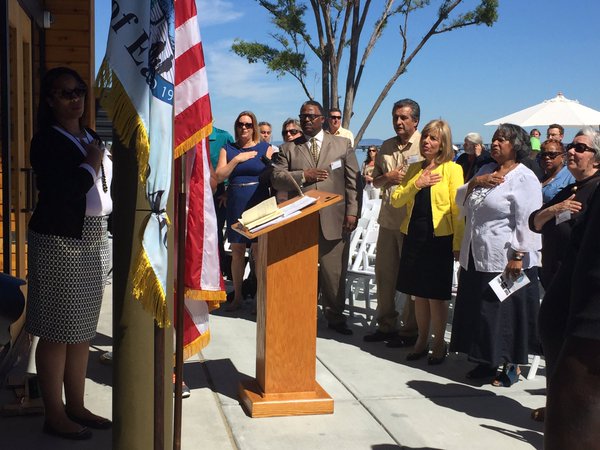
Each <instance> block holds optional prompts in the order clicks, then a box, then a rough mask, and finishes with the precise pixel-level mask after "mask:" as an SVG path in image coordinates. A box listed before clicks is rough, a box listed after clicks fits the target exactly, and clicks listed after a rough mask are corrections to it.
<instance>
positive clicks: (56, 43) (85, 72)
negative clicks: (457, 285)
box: [36, 0, 109, 128]
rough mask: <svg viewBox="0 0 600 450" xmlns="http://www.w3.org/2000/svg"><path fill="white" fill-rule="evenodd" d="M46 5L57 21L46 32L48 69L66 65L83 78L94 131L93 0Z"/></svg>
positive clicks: (53, 1)
mask: <svg viewBox="0 0 600 450" xmlns="http://www.w3.org/2000/svg"><path fill="white" fill-rule="evenodd" d="M100 1H105V2H109V0H100ZM44 5H45V6H44V8H45V9H46V11H50V13H51V14H52V17H53V18H54V21H53V22H52V26H51V27H50V28H48V29H46V30H44V32H45V65H46V68H48V69H51V68H53V67H58V66H65V65H66V66H69V67H71V68H72V69H74V70H76V71H77V72H78V73H79V74H80V75H81V76H82V77H83V79H84V80H85V81H86V83H87V85H88V87H89V88H90V92H91V93H92V95H88V97H87V123H88V124H89V125H90V127H92V128H95V122H96V120H95V119H96V118H95V113H94V111H95V103H94V96H93V86H94V82H95V76H96V73H95V70H94V69H95V68H94V63H95V51H94V45H95V44H94V33H95V28H94V19H95V16H94V0H46V1H45V2H44ZM36 85H38V86H39V83H37V84H36Z"/></svg>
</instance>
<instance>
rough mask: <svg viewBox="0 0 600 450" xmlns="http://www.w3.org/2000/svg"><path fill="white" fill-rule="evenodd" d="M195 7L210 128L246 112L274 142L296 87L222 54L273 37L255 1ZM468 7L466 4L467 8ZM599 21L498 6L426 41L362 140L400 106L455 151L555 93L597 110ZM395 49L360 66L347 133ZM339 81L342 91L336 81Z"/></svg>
mask: <svg viewBox="0 0 600 450" xmlns="http://www.w3.org/2000/svg"><path fill="white" fill-rule="evenodd" d="M379 1H380V0H376V1H375V2H373V3H374V4H375V5H377V4H378V3H379ZM95 3H96V58H97V61H96V64H97V66H98V65H99V62H100V61H101V59H102V57H103V55H104V52H105V47H106V35H107V30H108V25H109V20H110V8H109V6H110V1H109V0H97V1H96V2H95ZM196 3H197V6H198V13H199V17H200V25H201V34H202V41H203V45H204V52H205V57H206V64H207V71H208V82H209V88H210V96H211V103H212V107H213V116H214V119H215V125H216V126H217V127H219V128H224V129H226V130H228V131H230V132H232V131H233V122H234V120H235V118H236V116H237V114H238V113H239V112H240V111H243V110H251V111H253V112H254V113H255V114H256V115H257V117H258V119H259V120H266V121H269V122H271V123H272V124H273V128H274V130H273V131H274V133H273V135H274V140H280V130H281V123H282V122H283V121H284V120H285V119H286V118H287V117H290V116H291V117H296V116H297V114H298V112H299V108H300V104H301V103H302V102H303V101H304V100H306V97H305V95H304V93H303V91H302V89H301V87H300V85H299V84H298V82H297V81H296V80H294V79H293V78H291V77H284V78H277V77H276V76H275V75H274V74H272V73H268V72H267V71H266V69H265V67H264V66H262V65H261V64H248V63H247V62H246V61H245V60H243V59H242V58H239V57H237V56H236V55H235V54H234V53H233V52H231V51H230V47H231V43H232V42H233V40H234V39H235V38H243V39H245V40H259V41H265V40H267V39H269V33H270V32H272V31H273V29H272V25H271V23H270V21H269V18H268V16H267V14H266V13H265V12H264V10H263V9H262V8H261V7H260V6H258V4H257V3H256V2H255V1H254V0H196ZM438 3H439V1H436V0H433V1H432V4H434V5H436V4H438ZM475 3H477V2H476V1H475V0H467V1H466V4H467V5H473V4H475ZM374 8H375V7H372V9H374ZM599 19H600V3H599V2H592V1H565V0H500V8H499V19H498V21H497V22H496V24H495V25H494V26H493V27H491V28H488V27H486V26H479V27H469V28H467V29H463V30H456V31H453V32H451V33H447V34H443V35H440V36H434V37H433V38H432V39H431V40H430V41H429V42H428V43H427V44H426V46H425V47H424V48H423V49H422V50H421V52H420V53H419V54H418V55H417V57H416V58H415V59H414V60H413V62H412V63H411V65H410V66H409V67H408V71H407V73H406V74H404V75H402V76H401V77H400V78H399V79H398V81H397V82H396V84H395V86H394V87H393V88H392V89H391V91H390V93H389V94H388V96H387V98H386V99H385V100H384V102H383V103H382V105H381V107H380V109H379V111H378V113H377V114H376V115H375V117H374V118H373V120H372V121H371V124H370V126H369V128H368V129H367V131H366V133H365V136H364V137H365V138H380V139H385V138H388V137H390V136H393V135H394V132H393V129H392V126H391V107H392V105H393V103H394V101H396V100H398V99H400V98H404V97H410V98H413V99H414V100H416V101H417V102H419V104H420V106H421V127H422V126H423V125H425V124H426V123H427V122H428V121H429V120H432V119H437V118H443V119H445V120H447V121H448V122H449V123H450V126H451V128H452V133H453V140H454V141H455V142H460V141H462V138H463V137H464V135H465V134H467V133H468V132H470V131H477V132H479V133H481V134H482V135H483V137H484V139H485V141H489V139H490V138H491V136H492V134H493V132H494V127H486V126H484V125H483V124H484V123H485V122H488V121H490V120H493V119H496V118H498V117H502V116H505V115H507V114H510V113H512V112H515V111H517V110H520V109H523V108H526V107H529V106H532V105H534V104H537V103H540V102H542V101H543V100H546V99H549V98H552V97H554V96H556V94H557V93H558V92H559V91H560V92H562V93H563V94H564V95H565V96H566V97H567V98H569V99H576V100H579V101H580V102H581V103H582V104H584V105H586V106H589V107H591V108H594V109H598V110H600V86H599V82H598V74H599V73H600V67H599V66H600V59H599V58H598V57H597V55H598V50H599V48H600V34H599V33H598V32H597V22H598V20H599ZM430 22H431V18H430V17H428V16H427V14H425V13H421V14H419V15H417V16H415V17H414V21H413V22H411V23H410V24H409V26H410V27H411V29H412V30H413V32H414V34H413V40H417V39H418V38H419V37H420V34H421V33H420V31H421V29H422V27H425V26H426V25H428V24H429V23H430ZM367 31H368V30H367ZM365 35H366V33H365ZM399 42H400V41H399V36H398V32H397V26H395V25H393V26H389V27H388V29H387V30H386V32H385V33H384V36H383V38H382V39H381V40H380V42H379V43H378V45H377V46H376V48H375V50H374V52H373V54H372V55H371V57H370V59H369V61H368V63H367V66H366V71H365V75H364V77H363V81H362V84H361V86H360V88H359V92H358V96H357V100H356V101H355V104H354V117H353V119H352V122H351V124H350V129H351V130H353V131H355V132H356V131H358V129H359V127H360V125H361V124H362V122H363V120H364V118H365V117H366V115H367V113H368V112H369V110H370V109H371V106H372V104H373V101H374V99H375V98H376V96H377V95H378V94H379V92H380V90H381V88H382V86H383V85H384V84H385V82H386V81H387V80H388V78H389V77H390V76H391V74H392V73H393V72H394V71H395V68H396V66H397V61H398V57H397V56H396V55H397V54H398V43H399ZM312 67H313V68H318V65H313V66H312ZM342 72H343V71H342ZM313 79H315V81H314V82H313V83H312V85H313V89H314V92H315V99H316V100H320V98H319V97H320V96H319V92H320V84H319V83H318V82H317V81H316V78H313ZM340 81H341V83H340V84H341V85H342V86H343V78H342V79H341V80H340ZM340 95H342V96H343V93H340ZM575 131H576V130H575V129H568V130H567V133H566V138H568V139H571V138H572V136H573V134H574V133H575ZM544 132H545V129H542V133H544Z"/></svg>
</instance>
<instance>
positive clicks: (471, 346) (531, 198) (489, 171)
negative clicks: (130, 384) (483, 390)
mask: <svg viewBox="0 0 600 450" xmlns="http://www.w3.org/2000/svg"><path fill="white" fill-rule="evenodd" d="M530 149H531V147H530V140H529V135H528V134H527V132H526V131H525V130H523V129H522V128H521V127H519V126H517V125H512V124H502V125H500V126H499V127H498V129H497V130H496V132H495V133H494V136H493V138H492V148H491V152H490V155H491V157H492V158H493V159H494V161H495V162H492V163H489V164H487V165H485V166H483V167H482V168H481V169H480V170H479V172H478V173H477V174H476V175H475V177H473V178H472V179H471V181H470V182H469V183H468V184H467V185H465V186H462V187H461V188H460V189H459V196H458V198H457V201H458V202H459V203H461V204H463V208H464V210H465V212H466V216H467V220H466V229H465V233H464V238H463V241H462V246H461V250H460V265H461V270H460V277H459V283H458V293H457V298H456V305H455V310H454V319H453V323H452V340H451V343H450V350H451V351H456V352H462V353H466V354H467V355H468V356H469V359H470V360H471V361H474V362H477V363H478V366H477V367H475V368H474V369H473V370H471V371H470V372H468V373H467V378H493V382H492V384H493V385H494V386H506V387H508V386H510V385H512V384H513V383H515V382H517V381H518V379H519V373H520V372H519V368H518V364H527V362H528V355H529V353H532V352H534V351H535V350H537V348H536V347H537V340H536V335H537V329H536V321H535V318H536V317H537V313H538V310H539V287H538V283H535V282H531V283H529V284H527V285H526V286H524V287H522V288H521V289H520V290H518V291H516V292H514V293H512V294H511V295H510V296H509V297H508V298H506V299H505V300H504V301H502V302H500V301H499V300H498V297H497V296H496V294H495V293H494V291H493V290H492V288H491V287H490V286H489V282H490V281H491V280H493V279H494V278H496V277H497V276H498V275H500V274H502V273H504V275H505V276H507V277H511V278H518V277H519V276H521V274H523V273H524V274H525V275H527V277H528V278H529V279H530V280H535V279H536V278H537V266H538V265H539V262H540V254H539V249H540V248H541V239H540V237H539V235H537V234H536V233H533V232H532V231H531V230H530V229H529V224H528V219H529V216H530V215H531V213H532V212H533V211H535V210H537V209H539V208H540V206H541V205H542V190H541V187H540V183H539V181H538V179H537V177H536V176H535V174H534V173H533V172H532V171H531V170H530V169H528V168H527V167H525V165H524V164H521V161H522V160H523V159H525V158H527V157H528V155H529V152H530ZM461 198H462V199H464V200H461ZM502 363H504V369H503V370H502V372H501V373H499V374H497V368H498V366H499V365H500V364H502Z"/></svg>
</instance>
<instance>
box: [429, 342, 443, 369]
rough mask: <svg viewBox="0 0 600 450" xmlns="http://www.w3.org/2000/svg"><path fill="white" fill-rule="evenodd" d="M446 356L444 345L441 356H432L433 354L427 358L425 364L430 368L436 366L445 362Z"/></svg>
mask: <svg viewBox="0 0 600 450" xmlns="http://www.w3.org/2000/svg"><path fill="white" fill-rule="evenodd" d="M447 355H448V345H447V344H444V350H443V351H442V355H441V356H433V353H432V354H431V356H430V357H429V358H427V364H429V365H430V366H437V365H438V364H441V363H443V362H444V361H445V360H446V356H447Z"/></svg>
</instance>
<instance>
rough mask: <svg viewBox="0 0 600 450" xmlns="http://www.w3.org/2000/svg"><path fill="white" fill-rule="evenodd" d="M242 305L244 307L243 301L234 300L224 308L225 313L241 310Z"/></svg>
mask: <svg viewBox="0 0 600 450" xmlns="http://www.w3.org/2000/svg"><path fill="white" fill-rule="evenodd" d="M243 305H244V301H243V300H238V301H236V300H234V301H232V302H231V303H230V304H228V305H227V306H226V307H225V311H226V312H234V311H237V310H238V309H242V306H243Z"/></svg>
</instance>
